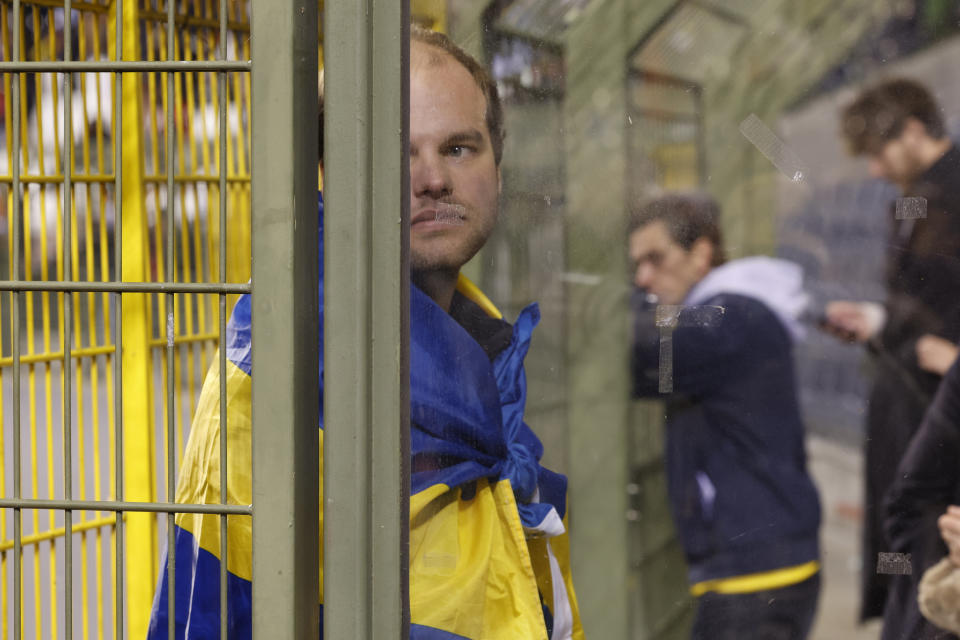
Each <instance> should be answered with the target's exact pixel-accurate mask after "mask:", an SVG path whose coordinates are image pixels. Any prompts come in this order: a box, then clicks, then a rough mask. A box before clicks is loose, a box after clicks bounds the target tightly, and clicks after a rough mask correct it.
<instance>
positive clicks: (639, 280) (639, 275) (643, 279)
mask: <svg viewBox="0 0 960 640" xmlns="http://www.w3.org/2000/svg"><path fill="white" fill-rule="evenodd" d="M652 273H653V269H651V268H650V265H648V264H646V263H643V262H641V263H640V264H638V265H637V269H636V271H634V272H633V283H634V284H635V285H637V286H638V287H640V288H641V289H646V288H648V287H649V286H650V280H651V275H652Z"/></svg>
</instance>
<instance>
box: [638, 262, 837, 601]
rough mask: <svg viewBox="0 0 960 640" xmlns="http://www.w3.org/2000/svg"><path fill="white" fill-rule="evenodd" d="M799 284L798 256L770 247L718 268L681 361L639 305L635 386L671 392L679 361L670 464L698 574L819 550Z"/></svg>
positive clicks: (749, 568)
mask: <svg viewBox="0 0 960 640" xmlns="http://www.w3.org/2000/svg"><path fill="white" fill-rule="evenodd" d="M781 276H782V277H781ZM799 285H800V273H799V269H798V268H797V267H796V266H795V265H792V264H790V263H785V262H784V261H780V260H773V259H769V258H749V259H745V260H738V261H735V262H732V263H728V264H726V265H723V266H721V267H718V268H716V269H714V270H713V271H711V272H710V274H708V276H707V277H706V278H704V280H702V281H701V282H700V283H698V285H697V286H696V287H694V289H693V290H692V291H691V292H690V294H689V295H688V296H687V299H686V300H685V301H684V304H685V307H684V309H683V310H682V311H681V312H680V314H679V317H678V322H677V327H676V328H675V329H674V330H673V332H672V336H671V337H672V342H673V349H672V356H673V361H672V372H664V370H663V366H662V365H661V360H660V359H661V356H660V340H661V333H662V332H661V330H660V329H658V328H657V327H655V326H654V320H653V317H652V315H651V314H650V313H644V312H643V311H639V312H638V313H637V315H636V318H637V326H636V332H635V335H636V339H635V345H634V350H633V373H634V383H635V384H634V392H635V395H637V396H658V395H660V394H659V389H660V383H661V378H662V377H663V376H664V375H668V374H669V373H672V384H673V391H672V393H671V394H670V395H669V396H667V397H666V404H667V427H666V469H667V478H668V491H669V498H670V503H671V508H672V511H673V515H674V520H675V521H676V525H677V530H678V533H679V536H680V539H681V542H682V544H683V548H684V551H685V554H686V558H687V563H688V570H689V580H690V583H691V584H696V583H699V582H705V581H708V580H715V579H720V578H728V577H734V576H741V575H745V574H750V573H759V572H767V571H773V570H776V569H782V568H786V567H792V566H797V565H803V564H806V563H809V562H811V561H815V560H817V559H818V557H819V550H818V528H819V524H820V503H819V499H818V496H817V491H816V488H815V487H814V485H813V482H812V481H811V479H810V476H809V474H808V473H807V466H806V455H805V452H804V444H803V424H802V423H801V420H800V409H799V405H798V402H797V395H796V381H795V377H794V361H793V355H792V349H793V339H794V336H796V335H799V334H800V333H801V332H802V328H801V327H800V326H799V324H798V322H797V316H798V315H799V313H800V311H802V309H803V307H804V306H805V304H806V297H805V295H804V294H803V292H802V290H800V288H799Z"/></svg>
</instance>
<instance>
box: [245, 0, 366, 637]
mask: <svg viewBox="0 0 960 640" xmlns="http://www.w3.org/2000/svg"><path fill="white" fill-rule="evenodd" d="M252 4H253V7H252V11H253V16H252V18H253V19H252V24H251V33H252V34H253V38H252V59H253V72H252V73H253V77H252V84H253V89H252V96H253V115H252V124H253V144H252V145H251V149H252V153H253V158H252V163H253V167H254V171H253V174H252V175H253V233H252V234H251V235H252V240H253V261H252V269H253V273H252V275H253V277H252V284H253V297H252V304H253V317H254V318H256V320H255V321H254V323H253V327H252V329H253V340H252V347H253V353H252V355H253V377H254V382H253V399H252V407H253V436H252V438H253V442H252V447H253V504H254V516H253V636H254V637H255V638H276V639H277V640H288V639H289V640H292V639H293V638H316V637H318V634H319V613H320V612H319V606H320V601H319V586H320V585H319V575H318V569H319V566H318V565H319V555H318V548H317V547H318V541H319V539H320V538H319V536H320V532H319V526H318V524H319V523H318V521H319V511H318V510H319V506H320V505H319V460H318V456H317V452H318V448H319V429H318V424H319V404H320V403H319V398H318V390H319V367H318V362H317V353H318V346H319V345H318V340H317V333H318V325H317V323H318V313H319V304H318V297H319V296H318V288H317V275H318V273H317V264H318V257H317V231H318V230H317V199H316V198H317V165H316V162H317V94H316V86H317V13H316V11H317V4H318V3H316V2H298V1H296V0H277V1H276V2H254V3H252ZM261 356H263V357H261ZM343 637H348V636H343Z"/></svg>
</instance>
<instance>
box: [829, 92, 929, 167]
mask: <svg viewBox="0 0 960 640" xmlns="http://www.w3.org/2000/svg"><path fill="white" fill-rule="evenodd" d="M909 118H914V119H915V120H917V121H919V122H920V123H921V124H922V125H923V126H924V128H925V129H926V131H927V135H929V136H930V137H931V138H935V139H940V138H943V137H944V136H946V135H947V130H946V127H945V126H944V123H943V116H942V115H941V113H940V108H939V107H938V106H937V102H936V100H934V99H933V96H932V95H931V94H930V92H929V91H928V90H927V88H926V87H924V86H923V85H922V84H920V83H919V82H916V81H914V80H908V79H906V78H896V79H893V80H887V81H884V82H881V83H880V84H878V85H875V86H873V87H870V88H868V89H865V90H864V91H863V92H861V93H860V95H859V96H857V98H856V99H855V100H854V101H853V102H852V103H850V104H849V105H848V106H847V107H846V109H844V110H843V116H842V120H841V128H842V130H843V136H844V138H846V140H847V146H848V147H849V149H850V152H851V153H853V154H854V155H861V154H864V153H868V154H869V153H876V152H878V151H879V150H880V149H882V148H883V145H885V144H886V143H887V142H889V141H890V140H893V139H895V138H897V137H899V136H900V134H901V133H903V127H904V125H906V123H907V120H908V119H909Z"/></svg>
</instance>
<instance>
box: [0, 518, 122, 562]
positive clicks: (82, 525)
mask: <svg viewBox="0 0 960 640" xmlns="http://www.w3.org/2000/svg"><path fill="white" fill-rule="evenodd" d="M131 515H133V514H126V515H124V521H126V520H128V519H129V518H130V516H131ZM115 523H116V516H113V515H111V516H108V517H105V518H99V519H97V520H86V521H84V522H78V523H77V524H75V525H73V532H74V533H80V532H82V531H90V530H91V529H99V528H100V527H109V526H113V525H114V524H115ZM64 531H65V529H64V527H59V528H56V529H51V530H49V531H44V532H43V533H35V534H33V535H29V536H23V545H24V546H29V545H39V544H40V543H41V542H50V541H51V540H56V539H57V538H62V537H63V534H64ZM10 549H13V540H0V553H6V552H8V551H9V550H10Z"/></svg>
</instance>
